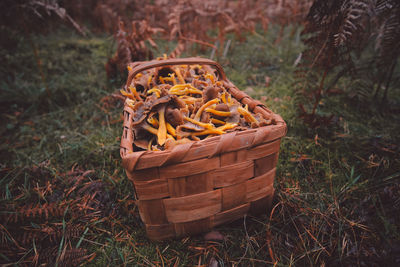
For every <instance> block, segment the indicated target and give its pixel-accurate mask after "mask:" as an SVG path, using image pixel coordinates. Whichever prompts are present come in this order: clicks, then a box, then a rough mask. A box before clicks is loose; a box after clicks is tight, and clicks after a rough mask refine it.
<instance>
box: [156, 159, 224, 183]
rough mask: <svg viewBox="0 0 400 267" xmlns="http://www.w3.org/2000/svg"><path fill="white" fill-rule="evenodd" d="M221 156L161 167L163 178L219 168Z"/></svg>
mask: <svg viewBox="0 0 400 267" xmlns="http://www.w3.org/2000/svg"><path fill="white" fill-rule="evenodd" d="M219 166H220V163H219V157H216V158H205V159H199V160H193V161H188V162H184V163H179V164H174V165H169V166H166V167H161V168H160V176H161V178H166V179H168V178H174V177H183V176H189V175H194V174H199V173H203V172H208V171H210V170H214V169H217V168H219Z"/></svg>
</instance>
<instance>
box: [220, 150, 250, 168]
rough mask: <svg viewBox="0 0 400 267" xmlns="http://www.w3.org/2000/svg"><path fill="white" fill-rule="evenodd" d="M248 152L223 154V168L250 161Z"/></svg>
mask: <svg viewBox="0 0 400 267" xmlns="http://www.w3.org/2000/svg"><path fill="white" fill-rule="evenodd" d="M247 153H248V150H247V149H243V150H238V151H232V152H228V153H223V154H221V155H220V161H221V167H224V166H228V165H233V164H235V163H238V162H243V161H247V160H248V156H247Z"/></svg>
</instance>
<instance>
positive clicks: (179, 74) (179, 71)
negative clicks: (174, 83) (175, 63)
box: [174, 68, 185, 83]
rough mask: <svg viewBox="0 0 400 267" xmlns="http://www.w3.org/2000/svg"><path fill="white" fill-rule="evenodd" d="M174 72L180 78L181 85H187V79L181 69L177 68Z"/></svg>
mask: <svg viewBox="0 0 400 267" xmlns="http://www.w3.org/2000/svg"><path fill="white" fill-rule="evenodd" d="M174 71H175V72H176V76H178V79H179V82H180V83H185V79H184V78H183V76H182V73H181V70H180V68H175V69H174Z"/></svg>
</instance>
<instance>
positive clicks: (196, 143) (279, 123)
mask: <svg viewBox="0 0 400 267" xmlns="http://www.w3.org/2000/svg"><path fill="white" fill-rule="evenodd" d="M126 109H130V110H131V112H132V113H133V110H132V109H131V108H130V107H129V106H127V105H125V107H124V111H125V110H126ZM273 115H274V116H275V118H276V122H277V123H276V124H272V125H266V126H262V127H259V128H249V129H247V130H244V131H235V132H236V135H238V136H240V135H245V134H248V133H250V132H257V131H259V130H262V129H267V128H268V129H270V130H271V131H276V130H280V129H282V128H283V127H284V128H286V129H285V132H283V133H282V134H281V135H280V136H278V137H277V138H274V139H273V140H268V142H272V141H274V140H277V139H279V138H282V137H283V136H285V135H286V132H287V126H286V123H285V121H284V120H283V119H282V117H281V116H280V115H279V114H276V113H273ZM278 119H280V120H278ZM129 131H132V129H131V127H130V128H129ZM231 133H232V132H231ZM226 134H229V133H225V134H223V135H226ZM223 135H218V136H213V137H209V138H206V139H203V140H199V141H191V143H192V145H193V146H201V145H204V144H208V143H212V142H216V141H217V142H218V141H219V139H221V136H223ZM178 146H179V145H178ZM120 149H121V150H122V149H127V148H126V147H122V146H121V147H120ZM171 151H172V150H170V149H169V150H159V151H148V150H141V151H129V152H126V153H121V158H122V159H124V158H126V157H127V155H129V154H138V153H140V154H142V155H147V156H151V155H162V154H169V153H170V152H171Z"/></svg>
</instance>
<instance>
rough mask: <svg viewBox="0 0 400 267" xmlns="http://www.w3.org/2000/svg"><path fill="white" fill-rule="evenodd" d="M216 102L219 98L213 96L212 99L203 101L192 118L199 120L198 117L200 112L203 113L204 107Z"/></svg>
mask: <svg viewBox="0 0 400 267" xmlns="http://www.w3.org/2000/svg"><path fill="white" fill-rule="evenodd" d="M217 103H219V99H218V98H214V99H212V100H210V101H208V102H207V103H205V104H204V105H203V106H201V107H200V108H199V110H198V111H197V113H196V115H195V116H194V119H195V120H196V121H199V120H200V118H201V113H203V111H204V109H206V108H207V107H209V106H211V105H213V104H217Z"/></svg>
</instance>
